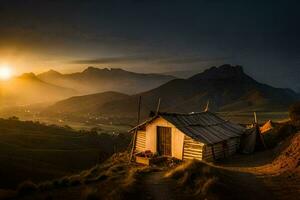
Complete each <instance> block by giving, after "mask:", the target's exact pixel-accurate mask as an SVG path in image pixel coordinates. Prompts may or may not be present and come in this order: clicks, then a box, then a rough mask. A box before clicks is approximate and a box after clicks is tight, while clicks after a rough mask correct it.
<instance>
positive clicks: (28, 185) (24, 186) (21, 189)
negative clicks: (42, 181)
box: [18, 181, 38, 195]
mask: <svg viewBox="0 0 300 200" xmlns="http://www.w3.org/2000/svg"><path fill="white" fill-rule="evenodd" d="M37 189H38V187H37V185H36V184H34V183H33V182H31V181H24V182H22V183H21V184H20V185H19V186H18V194H19V195H26V194H31V193H33V192H35V191H37Z"/></svg>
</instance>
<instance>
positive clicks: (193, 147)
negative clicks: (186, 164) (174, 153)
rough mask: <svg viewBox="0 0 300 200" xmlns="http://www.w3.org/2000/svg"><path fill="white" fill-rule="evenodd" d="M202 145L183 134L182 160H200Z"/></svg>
mask: <svg viewBox="0 0 300 200" xmlns="http://www.w3.org/2000/svg"><path fill="white" fill-rule="evenodd" d="M203 146H204V144H203V143H201V142H198V141H195V140H193V139H192V138H190V137H189V136H186V135H185V136H184V141H183V160H191V159H196V160H202V149H203Z"/></svg>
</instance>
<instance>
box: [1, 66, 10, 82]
mask: <svg viewBox="0 0 300 200" xmlns="http://www.w3.org/2000/svg"><path fill="white" fill-rule="evenodd" d="M11 77H12V70H11V68H10V67H9V66H0V79H1V80H9V79H10V78H11Z"/></svg>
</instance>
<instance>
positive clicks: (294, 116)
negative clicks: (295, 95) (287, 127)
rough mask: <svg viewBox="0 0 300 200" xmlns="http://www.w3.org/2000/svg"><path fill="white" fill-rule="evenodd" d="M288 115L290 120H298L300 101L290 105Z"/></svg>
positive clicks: (299, 117)
mask: <svg viewBox="0 0 300 200" xmlns="http://www.w3.org/2000/svg"><path fill="white" fill-rule="evenodd" d="M289 115H290V118H291V120H292V121H294V122H297V121H300V102H299V103H296V104H294V105H292V106H291V107H290V108H289Z"/></svg>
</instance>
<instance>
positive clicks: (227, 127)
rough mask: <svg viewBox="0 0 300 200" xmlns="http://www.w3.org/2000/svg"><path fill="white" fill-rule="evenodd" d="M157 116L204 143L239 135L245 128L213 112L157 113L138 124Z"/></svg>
mask: <svg viewBox="0 0 300 200" xmlns="http://www.w3.org/2000/svg"><path fill="white" fill-rule="evenodd" d="M157 117H162V118H164V119H165V120H167V121H168V122H170V123H172V124H173V125H174V126H175V127H176V128H178V129H179V130H180V131H182V132H183V133H185V134H186V135H188V136H190V137H191V138H193V139H195V140H198V141H200V142H202V143H204V144H215V143H218V142H221V141H224V140H228V139H229V138H234V137H239V136H241V135H242V134H243V133H244V132H245V128H244V127H242V126H240V125H238V124H234V123H232V122H230V121H226V120H224V119H222V118H220V117H219V116H217V115H216V114H214V113H211V112H201V113H189V114H181V113H158V115H157V116H155V117H153V118H151V119H149V120H147V121H145V122H144V123H142V124H140V125H139V126H143V125H147V123H150V122H151V121H153V120H154V119H156V118H157Z"/></svg>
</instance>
